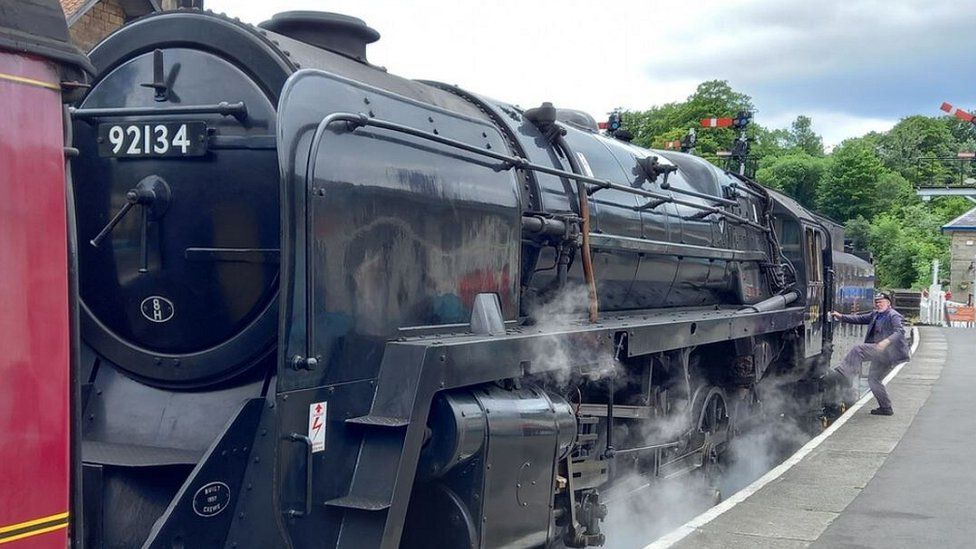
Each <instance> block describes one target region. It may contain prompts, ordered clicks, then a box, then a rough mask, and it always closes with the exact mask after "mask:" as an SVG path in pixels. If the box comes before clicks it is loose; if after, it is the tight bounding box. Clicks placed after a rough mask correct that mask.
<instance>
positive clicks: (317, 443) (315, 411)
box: [308, 402, 329, 454]
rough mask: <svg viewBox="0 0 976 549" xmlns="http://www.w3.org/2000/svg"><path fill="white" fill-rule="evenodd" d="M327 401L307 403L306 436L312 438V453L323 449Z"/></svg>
mask: <svg viewBox="0 0 976 549" xmlns="http://www.w3.org/2000/svg"><path fill="white" fill-rule="evenodd" d="M328 404H329V403H328V402H313V403H311V404H309V405H308V438H310V439H311V440H312V453H313V454H314V453H315V452H321V451H322V450H325V412H326V409H327V408H328Z"/></svg>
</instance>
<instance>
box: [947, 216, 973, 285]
mask: <svg viewBox="0 0 976 549" xmlns="http://www.w3.org/2000/svg"><path fill="white" fill-rule="evenodd" d="M951 234H952V241H951V242H952V245H951V248H950V254H951V257H952V261H951V263H950V266H949V288H950V289H951V290H952V300H953V301H963V302H965V301H966V300H967V298H968V296H969V295H970V294H972V293H973V271H972V269H971V268H970V267H972V265H973V258H974V257H976V231H973V232H970V231H952V233H951Z"/></svg>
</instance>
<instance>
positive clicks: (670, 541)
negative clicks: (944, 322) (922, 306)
mask: <svg viewBox="0 0 976 549" xmlns="http://www.w3.org/2000/svg"><path fill="white" fill-rule="evenodd" d="M919 340H920V339H919V333H918V328H917V327H915V326H912V348H911V354H912V355H914V354H915V350H916V349H918V344H919ZM906 364H908V361H905V362H902V363H901V364H898V365H897V366H895V367H894V368H892V370H891V372H889V373H888V375H887V376H885V378H884V380H883V381H882V383H884V384H885V385H887V384H888V383H889V382H890V381H891V380H892V379H894V378H895V376H897V375H898V373H899V372H901V369H902V368H904V367H905V365H906ZM872 398H874V395H872V394H871V392H870V391H868V392H867V394H865V395H864V396H862V397H861V398H860V399H859V400H858V401H857V402H856V403H854V405H853V406H851V407H850V409H848V410H847V412H846V413H844V414H843V415H842V416H840V417H839V418H838V419H837V421H835V422H833V423H832V424H831V425H830V427H828V428H826V429H824V432H822V433H820V434H819V435H817V436H816V437H814V438H812V439H811V440H810V442H807V443H806V444H804V445H803V447H801V448H800V449H799V450H797V451H796V453H795V454H793V455H792V456H790V457H789V458H787V459H786V461H784V462H783V463H780V464H779V465H777V466H776V467H774V468H772V469H770V470H769V472H767V473H766V474H765V475H763V476H761V477H759V478H758V479H756V480H755V481H753V483H752V484H750V485H749V486H746V487H745V488H743V489H741V490H739V491H738V492H736V493H735V494H732V496H731V497H730V498H729V499H726V500H725V501H723V502H722V503H719V504H718V505H716V506H715V507H712V508H710V509H709V510H707V511H705V512H704V513H702V514H700V515H698V516H697V517H695V518H693V519H691V520H689V521H688V522H686V523H684V524H682V525H681V526H679V527H678V528H676V529H674V530H672V531H671V532H670V533H668V534H666V535H664V536H662V537H660V538H658V539H657V540H656V541H654V542H653V543H651V544H650V545H646V546H645V547H644V549H666V548H668V547H671V546H672V545H674V544H675V543H678V542H679V541H681V540H683V539H685V538H686V537H688V535H690V534H691V533H692V532H694V531H695V530H697V529H698V528H701V527H702V526H704V525H706V524H708V523H709V522H711V521H713V520H715V519H716V518H718V517H719V516H720V515H721V514H722V513H724V512H726V511H728V510H729V509H731V508H733V507H735V506H736V505H738V504H739V503H741V502H743V501H745V500H746V499H747V498H748V497H749V496H751V495H753V494H755V493H756V492H758V491H759V490H761V489H762V488H763V487H764V486H766V485H767V484H769V483H770V482H772V481H774V480H776V479H777V478H779V477H780V476H782V475H783V473H785V472H787V471H789V470H790V469H791V468H792V467H793V466H794V465H796V464H797V463H799V462H800V461H801V460H802V459H803V458H805V457H806V456H807V455H808V454H810V452H812V451H813V450H815V449H816V448H817V446H820V445H821V444H822V443H823V441H825V440H827V437H829V436H830V435H832V434H833V433H834V431H836V430H837V429H840V427H841V426H842V425H844V424H845V423H847V420H849V419H850V418H852V417H853V416H854V413H855V412H857V411H858V410H860V409H861V408H862V407H863V406H864V405H865V404H867V403H868V401H869V400H871V399H872Z"/></svg>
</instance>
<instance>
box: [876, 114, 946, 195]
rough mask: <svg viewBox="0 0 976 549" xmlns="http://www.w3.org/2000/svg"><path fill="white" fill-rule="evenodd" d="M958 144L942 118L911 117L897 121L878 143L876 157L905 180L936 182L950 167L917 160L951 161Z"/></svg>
mask: <svg viewBox="0 0 976 549" xmlns="http://www.w3.org/2000/svg"><path fill="white" fill-rule="evenodd" d="M957 152H959V142H958V141H957V140H956V138H955V137H953V135H952V132H951V131H950V122H949V120H947V119H946V118H931V117H928V116H922V115H915V116H909V117H906V118H903V119H901V121H899V122H898V123H897V124H895V125H894V127H892V128H891V129H890V130H889V131H888V132H887V133H885V134H884V136H882V137H881V139H880V140H879V142H878V154H879V156H880V157H881V159H882V161H883V162H884V164H885V167H887V168H888V169H890V170H894V171H897V172H898V173H900V174H901V175H902V177H905V178H906V179H908V180H909V181H916V182H917V181H938V180H939V179H940V178H941V177H942V176H944V175H945V173H946V172H949V171H952V168H953V166H952V164H951V163H949V164H943V163H938V162H925V163H919V159H920V158H954V157H955V156H956V153H957Z"/></svg>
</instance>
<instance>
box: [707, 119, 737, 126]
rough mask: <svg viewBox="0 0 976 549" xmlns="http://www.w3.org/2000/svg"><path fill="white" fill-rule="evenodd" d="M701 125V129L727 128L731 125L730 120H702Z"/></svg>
mask: <svg viewBox="0 0 976 549" xmlns="http://www.w3.org/2000/svg"><path fill="white" fill-rule="evenodd" d="M701 125H702V127H703V128H728V127H729V126H731V125H732V119H731V118H702V119H701Z"/></svg>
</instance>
